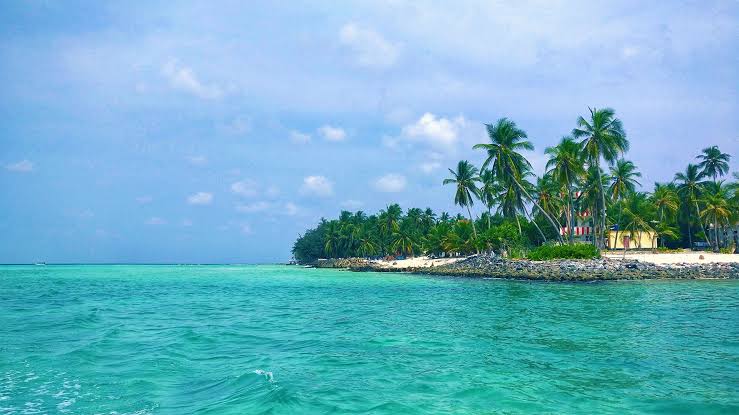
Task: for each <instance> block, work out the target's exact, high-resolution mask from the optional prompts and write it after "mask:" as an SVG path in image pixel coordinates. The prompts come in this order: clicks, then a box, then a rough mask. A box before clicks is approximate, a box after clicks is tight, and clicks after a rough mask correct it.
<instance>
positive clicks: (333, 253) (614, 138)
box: [293, 108, 739, 263]
mask: <svg viewBox="0 0 739 415" xmlns="http://www.w3.org/2000/svg"><path fill="white" fill-rule="evenodd" d="M485 126H486V129H487V135H488V137H487V138H488V139H489V142H487V143H481V144H477V145H475V146H473V149H478V150H483V151H484V152H485V155H484V161H483V164H482V168H481V169H479V170H478V169H477V167H475V166H474V165H473V164H472V163H470V162H468V161H466V160H462V161H460V162H459V163H458V164H457V166H456V169H450V170H449V172H450V174H451V177H449V178H447V179H446V180H444V181H443V184H445V185H454V186H453V187H454V203H455V205H457V206H460V207H461V208H462V209H463V210H464V211H466V212H465V213H466V214H467V218H465V217H464V216H463V215H462V214H460V213H457V214H456V215H450V214H449V213H447V212H441V213H440V214H439V215H437V214H435V213H434V212H433V211H432V210H431V209H430V208H427V209H425V210H421V209H417V208H411V209H408V211H407V212H405V213H404V212H403V209H401V207H400V206H399V205H398V204H391V205H389V206H388V207H387V208H386V209H383V210H381V211H380V212H378V213H377V214H375V215H369V216H367V215H366V214H365V213H364V212H356V213H351V212H347V211H344V212H341V214H340V215H339V217H338V219H335V220H324V219H322V220H321V222H320V223H319V224H318V226H317V227H316V228H315V229H310V230H308V231H307V232H305V234H304V235H302V236H300V237H299V238H298V240H297V241H295V244H294V245H293V255H294V257H295V259H296V260H298V261H300V262H303V263H305V262H311V261H313V260H315V259H317V258H325V257H329V258H337V257H353V256H361V257H385V256H397V255H407V256H414V255H419V254H429V255H436V256H449V255H454V256H456V255H467V254H471V253H475V252H484V251H494V252H499V253H500V252H506V253H507V254H508V256H510V257H523V256H526V255H527V253H528V256H529V257H530V258H532V259H535V258H541V259H548V258H591V257H596V256H598V255H599V251H598V249H597V248H596V247H595V246H598V247H602V245H603V244H604V241H603V240H602V238H603V235H605V234H606V233H607V232H608V231H609V230H613V231H615V232H616V235H615V237H616V238H618V239H620V238H621V237H623V235H632V237H633V236H635V235H641V234H642V233H643V232H654V233H655V234H656V235H657V237H658V239H659V245H660V246H661V248H660V251H664V250H669V249H674V248H678V247H692V246H693V243H694V242H695V241H698V240H701V241H702V240H705V241H706V242H709V241H710V242H711V245H712V246H713V249H714V251H718V250H719V249H723V250H726V249H724V248H727V247H730V245H731V244H732V243H733V241H732V238H731V236H729V237H724V235H727V234H728V235H731V232H730V231H729V229H730V228H731V227H733V226H734V225H735V224H736V223H739V174H738V173H737V172H734V173H733V175H732V176H730V177H733V180H729V181H727V182H724V181H722V180H719V179H720V178H721V177H723V176H724V175H726V174H727V173H728V169H729V161H730V159H731V156H730V155H729V154H726V153H722V152H721V151H720V150H719V149H718V147H716V146H713V147H707V148H705V149H703V151H702V153H701V154H699V155H698V156H697V157H696V159H697V160H698V161H699V164H688V166H687V168H686V169H685V171H684V172H678V173H677V174H675V176H674V179H673V181H672V182H670V183H655V186H654V191H653V192H651V193H647V192H644V191H640V189H638V187H641V183H639V181H638V180H637V179H638V178H639V177H641V174H640V173H639V172H638V169H637V166H636V165H634V163H632V162H631V161H628V160H626V159H625V158H624V156H625V154H624V153H625V152H626V151H628V148H629V141H628V140H627V138H626V134H625V133H624V129H623V126H622V125H621V121H620V120H619V119H618V118H616V116H615V111H614V110H612V109H609V108H606V109H590V114H589V116H588V117H580V118H578V120H577V126H576V128H575V129H573V130H572V136H573V137H564V138H562V140H561V142H560V143H559V144H558V145H557V146H556V147H550V148H547V149H546V154H547V155H548V156H549V160H548V161H547V164H546V168H547V171H546V173H545V174H544V175H543V176H541V177H537V176H536V175H534V174H533V173H532V171H533V169H532V167H531V163H530V162H529V161H528V160H527V159H526V157H525V156H524V154H523V153H524V151H530V150H532V149H533V144H532V143H531V142H530V141H529V140H528V137H527V134H526V132H525V131H524V130H523V129H520V128H519V127H518V126H517V125H516V123H514V122H513V121H511V120H509V119H507V118H501V119H499V120H498V121H497V122H496V123H493V124H486V125H485ZM603 163H605V164H603ZM608 167H610V168H608ZM604 168H608V169H607V170H608V171H606V170H604ZM711 179H713V180H711ZM450 187H451V186H450ZM475 199H477V200H479V201H480V202H482V205H483V207H484V208H483V210H484V211H483V212H482V214H481V215H479V216H477V217H476V216H475V212H474V210H473V209H472V208H473V207H475ZM575 226H587V227H590V233H589V234H590V235H592V236H595V241H594V242H595V244H596V245H595V246H592V245H590V244H581V245H574V243H575V236H574V235H572V233H570V234H569V235H566V236H567V237H566V238H564V237H563V236H562V235H561V234H560V230H561V228H562V227H569V228H573V227H575ZM565 239H568V240H569V242H570V244H572V245H570V246H567V245H563V243H564V240H565ZM555 240H559V241H560V245H558V246H553V245H548V244H547V243H549V242H552V241H555ZM540 244H544V245H545V246H543V247H539V248H534V247H536V246H538V245H540ZM532 248H533V250H532ZM529 251H530V252H529ZM665 252H667V251H665Z"/></svg>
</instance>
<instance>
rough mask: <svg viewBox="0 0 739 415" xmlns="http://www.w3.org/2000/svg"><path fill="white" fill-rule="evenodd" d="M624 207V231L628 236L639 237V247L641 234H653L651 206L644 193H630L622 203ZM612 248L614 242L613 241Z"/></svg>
mask: <svg viewBox="0 0 739 415" xmlns="http://www.w3.org/2000/svg"><path fill="white" fill-rule="evenodd" d="M624 204H625V207H624V210H623V214H624V216H625V217H626V226H625V228H624V230H625V231H629V234H630V235H632V236H633V235H634V234H635V233H636V234H638V235H639V239H638V244H639V248H642V246H641V240H642V232H644V231H647V232H655V229H654V228H653V227H652V225H651V218H652V213H653V211H652V205H651V204H650V203H649V201H648V199H647V195H646V193H641V192H634V193H630V194H629V196H628V198H627V199H626V200H625V201H624ZM613 245H614V246H616V242H615V241H614V244H613ZM624 256H626V246H625V245H624Z"/></svg>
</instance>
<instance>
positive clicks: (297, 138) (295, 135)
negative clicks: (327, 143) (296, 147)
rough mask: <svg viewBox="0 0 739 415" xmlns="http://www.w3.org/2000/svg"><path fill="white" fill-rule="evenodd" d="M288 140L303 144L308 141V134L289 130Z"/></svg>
mask: <svg viewBox="0 0 739 415" xmlns="http://www.w3.org/2000/svg"><path fill="white" fill-rule="evenodd" d="M290 141H292V142H293V143H296V144H305V143H309V142H310V134H306V133H301V132H300V131H295V130H292V131H290Z"/></svg>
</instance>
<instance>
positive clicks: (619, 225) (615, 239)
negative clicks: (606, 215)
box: [608, 203, 623, 248]
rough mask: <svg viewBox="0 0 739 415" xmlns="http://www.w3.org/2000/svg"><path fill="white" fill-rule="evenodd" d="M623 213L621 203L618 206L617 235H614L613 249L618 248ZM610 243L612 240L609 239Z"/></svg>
mask: <svg viewBox="0 0 739 415" xmlns="http://www.w3.org/2000/svg"><path fill="white" fill-rule="evenodd" d="M622 211H623V206H622V205H621V204H620V203H619V204H618V220H617V221H616V234H615V235H614V237H613V238H614V239H613V248H615V247H616V241H618V230H619V228H620V227H621V212H622ZM608 241H609V242H610V241H611V238H608Z"/></svg>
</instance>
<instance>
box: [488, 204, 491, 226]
mask: <svg viewBox="0 0 739 415" xmlns="http://www.w3.org/2000/svg"><path fill="white" fill-rule="evenodd" d="M490 226H492V225H490V206H488V230H490Z"/></svg>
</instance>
